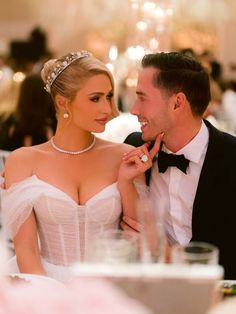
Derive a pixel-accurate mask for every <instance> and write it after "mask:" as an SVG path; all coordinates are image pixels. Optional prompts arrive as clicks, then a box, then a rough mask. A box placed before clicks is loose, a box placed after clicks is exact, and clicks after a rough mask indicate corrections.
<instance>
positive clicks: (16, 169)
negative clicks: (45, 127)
mask: <svg viewBox="0 0 236 314" xmlns="http://www.w3.org/2000/svg"><path fill="white" fill-rule="evenodd" d="M31 175H32V155H31V153H30V151H29V149H27V148H21V149H18V150H16V151H14V152H13V153H11V154H10V155H9V157H8V158H7V160H6V164H5V187H6V189H8V188H9V187H10V186H11V185H12V184H14V183H17V182H20V181H22V180H24V179H25V178H27V177H29V176H31ZM27 205H28V206H30V204H27ZM6 210H7V209H6ZM19 219H20V218H19ZM13 242H14V249H15V253H16V259H17V264H18V267H19V270H20V271H21V272H24V273H34V274H42V275H43V274H45V271H44V269H43V267H42V264H41V259H40V253H39V245H38V236H37V225H36V220H35V215H34V212H33V209H32V210H31V213H30V214H29V216H28V218H27V219H26V220H25V221H24V222H23V223H22V225H21V226H20V228H19V230H18V231H17V233H16V234H14V236H13Z"/></svg>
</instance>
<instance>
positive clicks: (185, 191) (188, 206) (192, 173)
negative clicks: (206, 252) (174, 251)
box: [150, 122, 209, 245]
mask: <svg viewBox="0 0 236 314" xmlns="http://www.w3.org/2000/svg"><path fill="white" fill-rule="evenodd" d="M208 141H209V132H208V129H207V127H206V125H205V123H204V122H202V125H201V128H200V130H199V132H198V134H197V135H196V136H195V137H194V138H193V139H192V140H191V142H189V143H188V144H187V145H186V146H185V147H183V148H182V149H180V150H179V151H178V152H176V153H175V154H176V155H181V154H184V156H185V157H186V158H187V159H189V161H190V162H189V167H188V169H187V174H185V173H183V172H182V171H181V170H179V169H178V168H177V167H169V168H168V169H167V170H166V172H165V173H159V172H158V165H157V162H155V164H154V166H153V168H152V174H151V182H150V193H151V196H152V199H153V204H154V206H155V208H154V210H156V211H158V212H159V213H161V214H162V215H161V216H162V217H163V219H164V223H165V227H166V232H167V237H168V239H169V241H170V242H171V243H172V244H175V243H179V244H181V245H186V244H187V243H189V241H190V240H191V238H192V211H193V203H194V199H195V194H196V190H197V186H198V181H199V177H200V173H201V170H202V165H203V162H204V159H205V155H206V151H207V147H208ZM162 150H163V151H165V152H167V153H171V151H169V150H168V149H167V148H166V147H165V146H164V145H163V147H162ZM159 216H160V215H159Z"/></svg>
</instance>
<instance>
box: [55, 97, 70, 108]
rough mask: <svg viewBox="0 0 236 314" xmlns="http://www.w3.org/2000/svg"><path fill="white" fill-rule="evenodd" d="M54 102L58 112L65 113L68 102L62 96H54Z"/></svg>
mask: <svg viewBox="0 0 236 314" xmlns="http://www.w3.org/2000/svg"><path fill="white" fill-rule="evenodd" d="M55 102H56V105H57V108H58V109H59V111H63V112H65V111H67V104H68V101H67V99H66V98H65V97H64V96H62V95H56V97H55Z"/></svg>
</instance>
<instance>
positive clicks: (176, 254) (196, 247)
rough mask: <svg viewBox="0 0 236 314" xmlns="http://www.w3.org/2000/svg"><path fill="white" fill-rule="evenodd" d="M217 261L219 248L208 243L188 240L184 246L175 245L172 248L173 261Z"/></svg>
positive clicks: (189, 262)
mask: <svg viewBox="0 0 236 314" xmlns="http://www.w3.org/2000/svg"><path fill="white" fill-rule="evenodd" d="M218 261H219V250H218V248H217V247H216V246H215V245H213V244H210V243H206V242H190V243H189V244H188V245H186V246H180V245H176V246H174V247H173V249H172V262H173V263H178V264H207V265H216V264H218Z"/></svg>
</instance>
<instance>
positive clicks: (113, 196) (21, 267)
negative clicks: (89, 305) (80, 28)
mask: <svg viewBox="0 0 236 314" xmlns="http://www.w3.org/2000/svg"><path fill="white" fill-rule="evenodd" d="M41 75H42V78H43V80H44V82H45V89H46V91H47V92H48V93H50V95H51V96H52V98H53V100H54V104H55V107H56V112H57V120H58V124H57V129H56V132H55V136H54V137H52V138H51V140H50V141H48V142H46V143H43V144H40V145H36V146H32V147H22V148H20V149H17V150H15V151H14V152H12V153H11V154H10V156H9V157H8V158H7V161H6V164H5V190H3V191H2V216H3V221H4V224H5V227H6V228H8V229H10V232H11V236H12V239H13V242H14V248H15V253H16V258H15V259H14V260H12V262H11V263H12V267H13V266H14V267H15V269H14V270H13V268H11V271H14V272H16V271H20V272H23V273H32V274H39V275H48V276H51V277H54V278H56V279H58V280H62V281H66V280H68V279H69V277H70V267H69V266H70V265H72V264H74V263H75V262H78V261H84V260H86V258H87V255H86V254H87V251H88V247H89V245H90V244H91V242H90V241H91V239H92V238H93V235H95V234H96V233H97V232H99V231H101V230H114V229H118V227H119V222H120V217H121V214H122V205H123V211H124V212H125V215H126V216H131V217H132V218H135V213H134V208H133V207H132V206H131V203H132V202H130V201H129V200H128V199H127V196H125V197H124V199H122V197H121V196H120V192H119V189H118V181H119V188H120V190H121V195H124V194H125V190H126V187H127V186H126V185H127V184H126V182H124V181H125V180H126V179H127V176H126V178H125V175H124V172H125V166H124V167H123V170H119V169H120V165H121V161H122V157H123V155H124V154H125V153H126V152H128V151H130V149H131V147H130V146H128V145H126V144H118V143H112V142H108V141H105V140H102V139H98V138H96V136H94V135H93V133H96V132H103V131H104V129H105V125H106V123H107V122H108V121H109V120H110V119H111V118H113V117H115V116H117V115H118V111H117V109H116V106H115V104H114V97H113V94H114V81H113V77H112V75H111V73H110V72H109V70H108V69H107V68H106V66H105V65H104V64H103V63H102V62H101V61H99V60H98V59H96V58H94V57H93V56H92V55H91V54H90V53H89V52H87V51H80V52H76V53H69V54H67V55H66V56H64V57H62V58H60V59H54V60H49V61H48V62H46V63H45V65H44V68H43V70H42V73H41ZM123 159H124V158H123ZM140 163H141V161H140ZM145 166H146V165H144V163H143V167H145ZM121 168H122V167H121ZM129 175H130V174H129ZM118 176H120V178H118ZM118 179H119V180H118ZM141 180H143V178H141ZM132 193H136V192H132ZM121 204H122V205H121ZM13 264H14V265H13Z"/></svg>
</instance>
